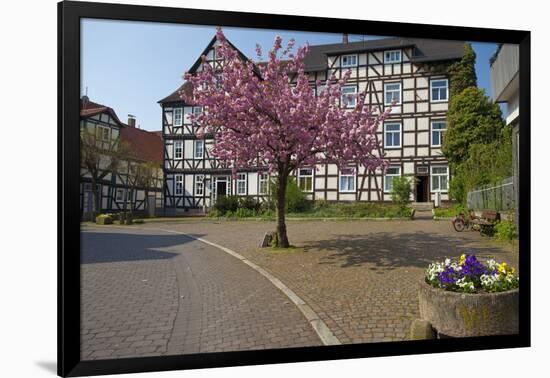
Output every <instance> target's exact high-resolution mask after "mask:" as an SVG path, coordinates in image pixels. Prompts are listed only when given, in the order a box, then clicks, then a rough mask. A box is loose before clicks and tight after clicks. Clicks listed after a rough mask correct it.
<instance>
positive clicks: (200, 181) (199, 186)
mask: <svg viewBox="0 0 550 378" xmlns="http://www.w3.org/2000/svg"><path fill="white" fill-rule="evenodd" d="M203 195H204V175H197V176H195V196H198V197H202V196H203Z"/></svg>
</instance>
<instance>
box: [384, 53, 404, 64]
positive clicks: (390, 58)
mask: <svg viewBox="0 0 550 378" xmlns="http://www.w3.org/2000/svg"><path fill="white" fill-rule="evenodd" d="M400 62H401V50H390V51H384V63H400Z"/></svg>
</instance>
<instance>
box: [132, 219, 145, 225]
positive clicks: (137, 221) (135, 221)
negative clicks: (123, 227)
mask: <svg viewBox="0 0 550 378" xmlns="http://www.w3.org/2000/svg"><path fill="white" fill-rule="evenodd" d="M134 223H135V224H143V223H144V222H143V219H135V220H134Z"/></svg>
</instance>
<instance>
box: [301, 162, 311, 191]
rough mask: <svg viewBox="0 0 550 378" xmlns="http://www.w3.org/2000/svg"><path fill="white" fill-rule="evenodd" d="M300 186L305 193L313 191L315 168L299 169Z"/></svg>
mask: <svg viewBox="0 0 550 378" xmlns="http://www.w3.org/2000/svg"><path fill="white" fill-rule="evenodd" d="M298 186H299V187H300V189H302V191H304V192H312V191H313V168H300V169H298Z"/></svg>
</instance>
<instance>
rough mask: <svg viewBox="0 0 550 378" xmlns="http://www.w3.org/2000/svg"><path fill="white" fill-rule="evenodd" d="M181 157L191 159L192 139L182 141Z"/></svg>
mask: <svg viewBox="0 0 550 378" xmlns="http://www.w3.org/2000/svg"><path fill="white" fill-rule="evenodd" d="M183 157H184V158H185V159H193V141H192V140H185V141H184V143H183Z"/></svg>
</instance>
